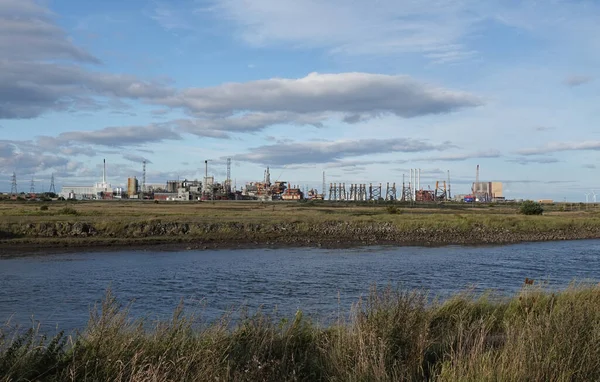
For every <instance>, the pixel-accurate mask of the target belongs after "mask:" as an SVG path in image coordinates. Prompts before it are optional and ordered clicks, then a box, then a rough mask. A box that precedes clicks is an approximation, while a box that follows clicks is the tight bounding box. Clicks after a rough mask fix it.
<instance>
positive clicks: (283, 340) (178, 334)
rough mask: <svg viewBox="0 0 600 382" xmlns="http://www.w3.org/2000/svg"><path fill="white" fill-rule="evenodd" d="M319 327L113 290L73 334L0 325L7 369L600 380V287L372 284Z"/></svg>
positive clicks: (2, 364)
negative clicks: (455, 289) (344, 314)
mask: <svg viewBox="0 0 600 382" xmlns="http://www.w3.org/2000/svg"><path fill="white" fill-rule="evenodd" d="M353 312H354V313H353V314H351V315H350V316H349V317H348V318H340V319H339V320H338V322H337V323H336V324H334V325H332V326H329V327H321V326H319V325H317V324H315V323H314V322H310V321H309V320H307V319H306V318H303V316H302V314H301V312H298V313H297V314H296V316H295V317H293V318H290V319H289V320H288V321H286V320H284V321H281V322H273V321H272V320H271V319H270V318H269V317H268V316H267V315H265V314H262V313H258V314H256V315H253V316H250V317H247V318H245V319H242V320H240V321H236V323H232V321H231V316H227V317H224V318H223V320H222V321H220V322H218V323H215V324H211V325H202V323H200V322H198V321H197V320H195V319H194V318H193V317H190V316H186V315H184V314H183V313H182V311H181V310H178V311H177V312H175V314H174V315H173V319H172V320H171V321H169V322H162V323H158V324H152V325H155V326H153V329H149V328H148V326H149V325H151V324H149V323H144V322H143V321H135V322H134V321H130V320H129V319H128V317H127V310H126V309H120V308H119V305H118V303H117V302H116V301H115V299H114V298H113V297H112V296H110V295H108V296H107V299H106V300H105V302H104V303H103V304H102V306H101V309H99V310H98V311H96V313H92V315H91V318H90V321H89V324H88V326H87V328H86V329H85V330H84V331H83V332H81V333H80V334H79V335H77V336H76V337H75V338H73V337H66V336H64V335H62V334H60V335H58V336H55V337H53V338H45V337H43V336H40V335H39V334H38V333H37V332H36V330H31V331H29V332H28V333H26V334H22V335H17V334H15V333H16V332H15V331H14V329H9V328H8V327H4V328H2V329H1V331H0V380H4V381H9V380H40V381H84V380H90V381H92V380H93V381H108V380H110V381H147V380H152V381H199V380H202V381H228V380H230V381H288V380H289V381H302V380H304V381H320V380H327V381H401V380H406V381H422V380H426V379H428V380H440V381H597V380H600V346H598V344H599V343H600V286H599V285H596V286H589V285H588V286H579V287H571V288H569V289H567V290H565V291H562V292H560V293H550V292H547V291H544V290H543V289H538V288H537V287H526V288H524V289H523V290H522V291H521V292H520V294H518V295H517V296H515V297H513V298H511V299H493V298H490V297H489V296H485V295H484V296H479V297H475V296H470V295H468V294H462V295H457V296H455V297H454V298H452V299H450V300H447V301H445V302H443V303H441V302H440V303H438V302H431V301H429V299H428V297H427V295H425V294H423V293H421V292H397V291H392V290H386V291H383V292H381V291H380V292H375V291H374V292H372V293H371V295H370V297H369V298H368V299H366V300H365V301H363V302H361V303H359V304H357V306H356V307H355V308H354V310H353Z"/></svg>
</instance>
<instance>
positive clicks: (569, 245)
mask: <svg viewBox="0 0 600 382" xmlns="http://www.w3.org/2000/svg"><path fill="white" fill-rule="evenodd" d="M526 277H528V278H533V279H536V280H541V281H545V282H547V283H549V285H550V286H551V287H553V288H561V287H565V286H567V285H568V284H569V283H570V282H571V281H573V280H580V281H583V280H587V281H593V282H597V281H598V280H600V240H584V241H565V242H547V243H525V244H517V245H507V246H485V247H461V246H450V247H440V248H424V247H367V248H354V249H317V248H297V249H289V248H285V249H244V250H204V251H168V252H158V251H132V250H128V251H122V252H106V253H104V252H91V253H75V254H74V253H69V254H53V255H45V256H29V257H18V258H8V259H0V321H1V322H2V323H3V322H6V321H7V320H9V319H10V322H11V323H12V324H21V325H25V326H27V325H31V323H32V322H36V321H40V322H41V323H42V327H43V328H45V329H47V330H54V329H55V328H57V327H58V328H60V329H66V330H73V329H77V328H83V327H84V326H85V324H86V322H87V320H88V317H89V312H90V309H91V308H92V307H93V305H94V303H95V302H97V301H99V300H100V299H102V297H103V296H104V294H105V291H106V289H107V288H108V287H110V288H111V290H112V291H113V293H114V294H115V295H116V297H117V298H118V299H119V301H121V302H123V303H128V302H132V305H131V308H130V312H131V315H132V316H133V317H146V318H148V319H151V320H154V319H157V318H168V317H169V316H170V315H171V314H172V312H173V310H174V309H175V307H176V306H177V304H178V303H179V302H180V300H181V299H183V300H184V304H185V306H186V307H187V309H188V311H193V312H195V313H200V314H201V315H202V317H203V318H204V319H206V320H213V319H215V318H218V317H220V316H221V315H222V314H223V313H224V312H226V311H228V310H230V309H231V308H234V307H238V308H239V307H240V306H247V307H248V308H249V309H250V311H254V310H256V309H257V308H258V307H259V306H262V309H263V310H264V311H266V312H273V310H274V309H275V308H276V310H277V314H276V315H283V316H288V317H289V316H292V315H293V314H294V312H295V311H296V310H297V309H302V310H303V312H305V313H306V314H308V315H311V316H313V317H315V318H316V319H318V320H320V321H327V320H328V319H332V318H333V317H336V316H337V314H338V312H347V311H348V309H349V308H350V306H351V304H352V303H355V302H356V301H357V300H358V298H359V297H360V296H365V295H367V294H368V292H369V288H370V286H372V285H374V284H377V285H378V286H387V285H390V284H391V285H392V286H399V287H403V288H423V289H426V290H428V291H430V293H431V294H432V295H436V296H440V297H446V296H448V295H450V294H452V293H456V292H459V291H463V290H465V289H467V288H473V289H475V290H476V291H484V290H493V291H495V292H497V293H499V294H509V293H512V292H515V291H517V290H519V289H520V288H521V286H522V284H523V281H524V279H525V278H526Z"/></svg>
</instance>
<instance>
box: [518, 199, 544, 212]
mask: <svg viewBox="0 0 600 382" xmlns="http://www.w3.org/2000/svg"><path fill="white" fill-rule="evenodd" d="M519 211H520V212H521V213H522V214H523V215H541V214H543V213H544V208H543V207H542V205H541V204H540V203H536V202H534V201H533V200H526V201H524V202H523V203H522V204H521V207H520V209H519Z"/></svg>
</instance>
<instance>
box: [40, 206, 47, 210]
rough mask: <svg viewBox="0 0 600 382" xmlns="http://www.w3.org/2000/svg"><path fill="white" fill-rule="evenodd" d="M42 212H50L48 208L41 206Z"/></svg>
mask: <svg viewBox="0 0 600 382" xmlns="http://www.w3.org/2000/svg"><path fill="white" fill-rule="evenodd" d="M40 211H48V206H41V207H40Z"/></svg>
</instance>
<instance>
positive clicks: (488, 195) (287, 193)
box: [10, 158, 547, 203]
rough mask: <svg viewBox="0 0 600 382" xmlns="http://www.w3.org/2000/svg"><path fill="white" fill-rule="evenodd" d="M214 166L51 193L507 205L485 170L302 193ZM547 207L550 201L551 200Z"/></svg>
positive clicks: (413, 172)
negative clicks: (427, 182)
mask: <svg viewBox="0 0 600 382" xmlns="http://www.w3.org/2000/svg"><path fill="white" fill-rule="evenodd" d="M208 162H209V160H205V161H204V178H203V179H202V180H188V179H183V180H181V179H178V180H167V181H166V182H165V183H162V184H147V183H146V164H147V162H146V161H143V162H142V177H141V179H138V178H137V177H136V176H133V177H130V178H128V179H127V186H126V187H113V186H112V184H111V183H109V182H108V180H107V171H106V160H104V161H103V163H102V179H101V181H100V182H98V183H95V184H93V185H71V184H65V185H64V186H63V187H62V189H61V191H60V192H59V193H58V194H56V191H55V190H54V176H52V180H51V187H50V194H55V195H56V196H57V197H59V198H62V199H65V200H110V199H141V200H156V201H193V200H195V201H206V200H211V201H217V200H259V201H301V200H329V201H346V202H366V201H386V202H395V201H398V202H414V203H417V202H418V203H427V202H429V203H438V202H450V201H452V202H465V203H491V202H503V201H505V198H504V195H503V187H502V182H497V181H481V180H480V179H479V165H477V168H476V173H475V181H474V182H473V183H472V185H471V192H470V193H469V194H452V189H451V183H450V171H448V172H447V177H446V179H439V180H435V183H434V184H433V185H432V186H426V187H423V186H422V185H421V169H410V171H409V174H408V178H407V177H406V176H405V175H402V182H401V183H396V182H394V181H391V182H386V183H375V184H374V183H367V182H364V183H348V184H346V183H329V184H327V183H326V177H325V172H323V174H322V176H323V179H322V186H321V189H320V190H318V189H316V188H311V189H308V188H307V187H304V188H302V187H301V186H299V185H294V184H291V183H290V182H288V181H285V180H281V179H274V180H272V179H271V171H270V169H269V167H267V168H266V169H265V170H264V173H263V178H262V179H261V180H259V181H253V182H248V183H246V184H245V185H243V186H242V187H240V188H239V189H238V188H237V187H236V185H235V183H234V182H232V178H231V159H230V158H227V161H226V165H227V172H226V177H225V179H224V180H223V181H221V182H219V181H217V180H216V179H215V177H214V176H209V173H208ZM17 195H18V192H17V182H16V174H13V176H12V188H11V193H10V196H12V197H13V198H15V197H17ZM35 195H36V193H35V191H34V181H33V179H32V181H31V187H30V193H29V194H26V198H33V197H35ZM546 202H547V201H546Z"/></svg>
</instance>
